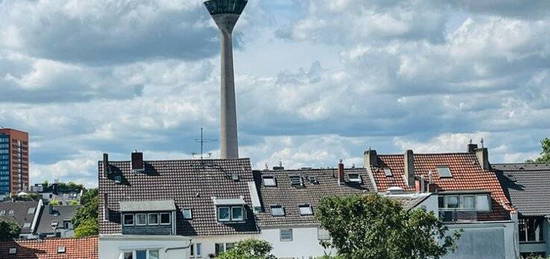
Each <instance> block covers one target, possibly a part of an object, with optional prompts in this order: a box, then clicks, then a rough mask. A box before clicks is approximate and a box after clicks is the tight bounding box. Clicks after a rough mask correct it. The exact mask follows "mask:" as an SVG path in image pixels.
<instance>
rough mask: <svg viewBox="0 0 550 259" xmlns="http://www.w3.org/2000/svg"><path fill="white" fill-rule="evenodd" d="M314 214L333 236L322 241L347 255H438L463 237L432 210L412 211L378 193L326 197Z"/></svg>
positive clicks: (380, 258)
mask: <svg viewBox="0 0 550 259" xmlns="http://www.w3.org/2000/svg"><path fill="white" fill-rule="evenodd" d="M315 217H316V218H317V219H318V220H319V222H320V223H321V226H322V227H323V228H324V229H326V230H327V231H328V232H329V233H330V236H331V240H330V241H323V242H321V244H322V245H323V246H324V247H327V248H328V247H332V248H336V249H337V251H338V255H339V256H342V257H344V258H358V259H359V258H361V259H365V258H366V259H385V258H407V259H417V258H418V259H420V258H428V257H433V258H439V257H441V256H443V255H445V254H447V252H448V251H450V250H453V249H454V246H455V242H456V240H458V238H459V237H460V233H458V232H453V233H447V232H448V228H447V227H446V226H445V225H443V223H442V222H441V221H439V219H438V218H437V217H436V216H435V215H434V214H433V212H426V211H424V210H421V209H415V210H410V211H409V210H406V209H403V208H402V206H401V204H399V203H398V202H397V201H394V200H391V199H389V198H386V197H382V196H380V195H378V194H368V195H351V196H333V197H326V198H323V199H322V200H321V202H320V204H319V206H318V208H317V213H316V215H315Z"/></svg>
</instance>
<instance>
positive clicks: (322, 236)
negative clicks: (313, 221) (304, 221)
mask: <svg viewBox="0 0 550 259" xmlns="http://www.w3.org/2000/svg"><path fill="white" fill-rule="evenodd" d="M317 238H318V239H319V240H329V239H330V233H329V232H328V230H326V229H324V228H318V229H317Z"/></svg>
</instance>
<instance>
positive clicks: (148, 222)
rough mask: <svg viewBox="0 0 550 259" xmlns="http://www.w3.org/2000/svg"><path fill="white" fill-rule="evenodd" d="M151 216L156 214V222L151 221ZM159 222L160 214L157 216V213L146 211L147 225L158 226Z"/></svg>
mask: <svg viewBox="0 0 550 259" xmlns="http://www.w3.org/2000/svg"><path fill="white" fill-rule="evenodd" d="M151 216H156V218H157V220H156V221H157V222H156V223H151ZM159 224H160V216H159V214H158V213H148V214H147V225H150V226H158V225H159Z"/></svg>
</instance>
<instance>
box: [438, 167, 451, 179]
mask: <svg viewBox="0 0 550 259" xmlns="http://www.w3.org/2000/svg"><path fill="white" fill-rule="evenodd" d="M437 173H438V174H439V177H441V178H450V177H453V175H452V174H451V169H449V167H448V166H438V167H437Z"/></svg>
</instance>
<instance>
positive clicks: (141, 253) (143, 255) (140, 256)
mask: <svg viewBox="0 0 550 259" xmlns="http://www.w3.org/2000/svg"><path fill="white" fill-rule="evenodd" d="M136 259H147V250H137V251H136Z"/></svg>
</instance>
